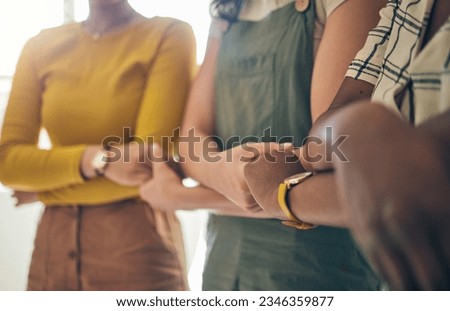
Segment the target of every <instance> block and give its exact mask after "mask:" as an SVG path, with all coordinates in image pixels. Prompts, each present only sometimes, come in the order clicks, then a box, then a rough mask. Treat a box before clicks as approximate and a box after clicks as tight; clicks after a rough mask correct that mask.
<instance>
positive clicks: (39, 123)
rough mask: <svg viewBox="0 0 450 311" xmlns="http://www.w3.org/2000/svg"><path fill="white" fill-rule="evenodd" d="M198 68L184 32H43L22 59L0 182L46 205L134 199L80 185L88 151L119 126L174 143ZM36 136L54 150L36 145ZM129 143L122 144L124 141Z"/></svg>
mask: <svg viewBox="0 0 450 311" xmlns="http://www.w3.org/2000/svg"><path fill="white" fill-rule="evenodd" d="M194 66H195V40H194V36H193V33H192V30H191V28H190V26H188V25H187V24H186V23H184V22H181V21H177V20H175V19H171V18H161V17H155V18H151V19H147V20H145V21H139V22H136V23H134V24H132V25H128V26H126V27H125V28H123V29H121V30H118V31H115V32H111V33H109V34H106V35H105V36H103V37H100V38H98V39H95V38H93V37H92V36H90V35H89V34H87V33H86V32H85V30H84V29H83V27H82V25H81V24H78V23H76V24H70V25H65V26H61V27H57V28H53V29H48V30H44V31H42V32H41V33H40V34H39V35H37V36H36V37H34V38H32V39H31V40H30V41H29V42H28V43H27V44H26V46H25V47H24V49H23V51H22V54H21V57H20V59H19V62H18V65H17V68H16V73H15V76H14V80H13V85H12V89H11V93H10V98H9V102H8V107H7V110H6V114H5V118H4V122H3V128H2V134H1V138H0V181H1V182H2V183H4V184H5V185H7V186H10V187H12V188H15V189H18V190H26V191H36V192H39V197H40V199H41V200H42V201H43V202H44V203H45V204H47V205H51V204H101V203H108V202H114V201H117V200H121V199H125V198H130V197H135V196H137V194H138V192H137V189H136V188H130V187H123V186H119V185H117V184H115V183H113V182H111V181H109V180H107V179H105V178H95V179H91V180H89V181H85V180H84V179H83V178H82V176H81V174H80V159H81V157H82V155H83V152H84V150H85V147H86V146H87V145H100V144H101V143H102V141H103V140H104V139H105V138H106V137H109V136H117V137H123V131H124V129H125V128H130V129H131V133H132V134H133V135H135V136H137V137H140V138H142V139H144V140H145V139H146V138H147V137H154V138H155V141H158V140H160V139H161V137H162V136H171V135H172V131H173V129H174V128H176V127H178V126H179V124H180V121H181V116H182V113H183V108H184V104H185V102H186V99H187V95H188V90H189V85H190V81H191V78H192V75H193V70H194ZM41 128H44V129H45V130H46V131H47V132H48V135H49V137H50V141H51V143H52V148H51V149H50V150H40V149H39V148H38V147H37V142H38V137H39V133H40V130H41ZM123 142H124V143H128V142H129V141H123Z"/></svg>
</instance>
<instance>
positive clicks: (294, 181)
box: [284, 172, 312, 185]
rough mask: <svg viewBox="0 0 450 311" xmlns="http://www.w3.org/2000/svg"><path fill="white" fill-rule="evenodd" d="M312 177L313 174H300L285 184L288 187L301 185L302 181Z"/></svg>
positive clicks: (286, 180) (285, 181) (288, 179)
mask: <svg viewBox="0 0 450 311" xmlns="http://www.w3.org/2000/svg"><path fill="white" fill-rule="evenodd" d="M311 175H312V173H311V172H304V173H300V174H297V175H294V176H291V177H288V178H286V179H285V180H284V183H285V184H287V185H296V184H298V183H301V182H302V181H304V180H305V179H306V178H308V177H310V176H311Z"/></svg>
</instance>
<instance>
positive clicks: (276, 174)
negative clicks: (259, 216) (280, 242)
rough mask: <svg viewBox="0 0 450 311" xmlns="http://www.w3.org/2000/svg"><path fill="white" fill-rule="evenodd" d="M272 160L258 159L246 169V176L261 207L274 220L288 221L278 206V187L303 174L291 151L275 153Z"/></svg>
mask: <svg viewBox="0 0 450 311" xmlns="http://www.w3.org/2000/svg"><path fill="white" fill-rule="evenodd" d="M272 157H273V158H272V159H268V158H267V157H265V156H260V157H258V158H257V159H256V160H255V161H254V162H251V163H248V164H247V165H246V166H245V168H244V176H245V179H246V182H247V185H248V187H249V189H250V191H251V194H252V195H253V197H254V198H255V200H256V202H257V203H258V204H259V206H260V207H261V208H262V209H263V210H264V211H265V212H267V213H268V214H269V215H271V216H273V217H274V218H278V219H281V220H287V218H286V215H285V214H284V213H283V212H282V210H281V208H280V206H279V204H278V187H279V185H280V183H282V182H283V181H284V179H285V178H286V177H289V176H292V175H295V174H299V173H303V172H305V170H304V169H303V167H302V166H301V164H300V162H299V159H298V158H297V157H296V156H295V154H294V153H292V152H291V151H287V152H285V153H281V152H277V151H274V152H272Z"/></svg>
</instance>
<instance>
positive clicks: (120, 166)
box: [105, 142, 152, 187]
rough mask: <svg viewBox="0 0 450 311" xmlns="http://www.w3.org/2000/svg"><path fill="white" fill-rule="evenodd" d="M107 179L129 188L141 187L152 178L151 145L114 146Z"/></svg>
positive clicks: (133, 143) (107, 167)
mask: <svg viewBox="0 0 450 311" xmlns="http://www.w3.org/2000/svg"><path fill="white" fill-rule="evenodd" d="M110 155H111V157H110V159H109V163H108V165H107V166H106V169H105V177H106V178H108V179H109V180H111V181H114V182H115V183H117V184H119V185H123V186H128V187H135V186H140V185H142V184H143V183H144V182H146V181H147V180H149V179H150V178H151V177H152V162H151V158H152V155H151V153H150V152H149V145H147V144H138V143H135V142H132V143H129V144H126V145H121V146H114V147H113V148H111V151H110Z"/></svg>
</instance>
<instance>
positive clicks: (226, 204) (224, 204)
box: [177, 186, 270, 218]
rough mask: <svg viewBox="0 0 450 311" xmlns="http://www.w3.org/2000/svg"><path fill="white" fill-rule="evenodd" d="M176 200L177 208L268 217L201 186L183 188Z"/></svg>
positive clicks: (220, 213) (224, 214)
mask: <svg viewBox="0 0 450 311" xmlns="http://www.w3.org/2000/svg"><path fill="white" fill-rule="evenodd" d="M178 202H179V206H178V207H177V210H197V209H206V210H209V211H210V212H212V213H214V214H218V215H223V216H239V217H251V218H270V216H269V215H268V214H267V213H265V212H264V211H263V210H258V211H255V212H249V211H245V210H243V209H242V208H240V207H238V206H236V205H235V204H233V203H232V202H230V201H229V200H228V199H227V198H225V197H224V196H223V195H221V194H220V193H218V192H216V191H214V190H211V189H208V188H205V187H203V186H197V187H195V188H184V189H183V190H182V193H180V196H179V200H178Z"/></svg>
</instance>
